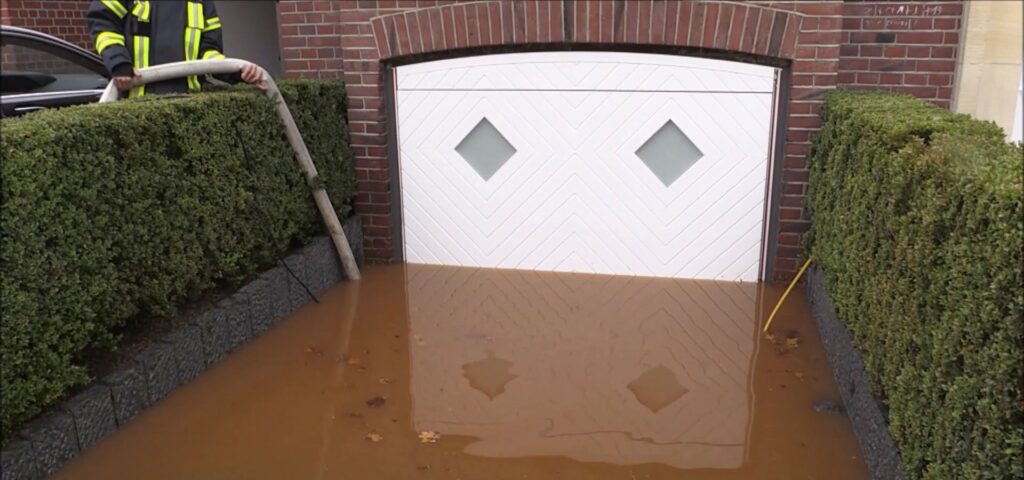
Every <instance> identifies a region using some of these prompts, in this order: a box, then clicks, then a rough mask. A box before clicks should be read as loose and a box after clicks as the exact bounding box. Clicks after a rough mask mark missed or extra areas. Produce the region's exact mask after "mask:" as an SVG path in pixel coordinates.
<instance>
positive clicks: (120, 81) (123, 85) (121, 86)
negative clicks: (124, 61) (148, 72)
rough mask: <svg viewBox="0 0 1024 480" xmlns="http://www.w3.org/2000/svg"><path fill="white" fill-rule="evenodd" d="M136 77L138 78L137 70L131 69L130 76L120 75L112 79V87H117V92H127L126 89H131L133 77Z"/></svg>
mask: <svg viewBox="0 0 1024 480" xmlns="http://www.w3.org/2000/svg"><path fill="white" fill-rule="evenodd" d="M138 76H139V69H137V68H133V69H132V75H131V76H128V75H120V76H116V77H114V85H117V89H118V90H121V91H125V90H128V89H130V88H132V80H135V77H138Z"/></svg>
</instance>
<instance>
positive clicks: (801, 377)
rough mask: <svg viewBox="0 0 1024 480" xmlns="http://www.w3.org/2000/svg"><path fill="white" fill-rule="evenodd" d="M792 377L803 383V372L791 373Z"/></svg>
mask: <svg viewBox="0 0 1024 480" xmlns="http://www.w3.org/2000/svg"><path fill="white" fill-rule="evenodd" d="M793 375H794V376H796V378H798V379H800V381H801V382H802V381H804V372H793Z"/></svg>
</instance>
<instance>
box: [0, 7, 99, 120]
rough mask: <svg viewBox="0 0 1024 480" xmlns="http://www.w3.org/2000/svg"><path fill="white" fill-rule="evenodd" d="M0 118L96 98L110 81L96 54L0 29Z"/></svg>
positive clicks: (45, 37)
mask: <svg viewBox="0 0 1024 480" xmlns="http://www.w3.org/2000/svg"><path fill="white" fill-rule="evenodd" d="M0 46H2V52H3V55H2V63H0V107H2V111H0V116H4V117H12V116H17V115H23V114H25V113H28V112H33V111H36V110H40V109H44V108H55V107H64V106H68V105H78V104H82V103H91V102H95V101H97V100H99V98H100V95H101V94H102V93H103V89H104V88H105V87H106V86H107V82H109V81H110V78H109V76H108V74H107V72H106V69H105V68H103V61H102V60H101V59H100V57H99V55H96V54H95V53H92V52H90V51H88V50H86V49H84V48H81V47H79V46H77V45H74V44H72V43H69V42H66V41H64V40H61V39H59V38H57V37H53V36H50V35H47V34H45V33H40V32H36V31H34V30H29V29H26V28H19V27H12V26H8V25H0Z"/></svg>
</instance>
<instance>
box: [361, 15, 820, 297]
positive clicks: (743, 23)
mask: <svg viewBox="0 0 1024 480" xmlns="http://www.w3.org/2000/svg"><path fill="white" fill-rule="evenodd" d="M766 3H767V2H766ZM807 6H811V7H815V8H818V9H819V10H820V9H821V8H822V7H823V6H824V7H829V8H831V9H833V10H835V11H838V7H840V5H839V4H835V5H829V4H816V5H807ZM819 13H826V12H819ZM370 25H371V27H372V33H373V38H374V47H375V48H376V52H374V53H375V54H376V55H375V56H376V58H377V60H379V61H380V62H381V63H380V64H379V65H380V68H389V67H390V66H391V65H395V64H401V63H408V62H410V61H412V62H415V61H418V60H423V59H430V58H434V57H437V56H453V55H459V54H466V55H472V54H485V53H489V52H493V51H496V50H501V51H516V50H523V49H537V48H540V49H558V48H566V47H573V48H588V47H589V48H602V47H603V48H611V49H621V48H631V49H637V48H644V47H646V48H653V49H661V50H665V49H677V50H679V49H686V50H687V51H688V52H695V53H696V54H698V55H716V54H723V53H726V54H731V55H738V56H747V57H749V58H752V59H757V60H761V61H767V62H770V63H775V64H777V65H782V66H785V67H786V71H787V73H788V74H790V75H792V74H793V73H796V74H798V75H796V76H790V77H789V78H790V79H791V80H790V81H788V82H786V84H787V85H788V88H787V90H788V91H787V92H786V95H784V96H783V97H782V98H784V99H787V100H786V102H787V103H786V104H785V105H781V106H780V107H781V108H782V109H783V111H784V112H786V116H785V117H783V118H782V125H780V126H779V127H781V128H780V131H782V132H784V133H783V134H782V135H779V136H778V137H777V138H778V139H779V140H780V141H781V143H783V145H782V146H781V149H780V148H778V147H777V148H776V152H777V154H778V155H779V156H780V157H781V161H779V162H777V163H776V168H775V171H774V173H773V176H774V177H775V178H774V180H773V181H774V186H773V190H774V196H775V201H774V202H773V204H772V205H769V206H768V208H769V209H771V211H770V216H771V217H773V218H774V219H775V221H774V222H773V224H772V231H770V232H769V239H768V242H769V245H768V250H769V256H768V259H769V265H768V266H767V267H768V268H769V270H768V271H767V273H766V276H767V278H769V279H775V280H785V279H788V278H790V277H791V276H792V275H793V272H794V271H795V270H796V268H797V262H798V259H799V257H800V255H801V254H802V249H801V248H800V246H799V245H800V236H801V235H802V234H803V233H804V232H805V231H806V230H807V228H808V227H809V222H808V221H807V219H806V217H805V216H804V212H803V197H804V195H805V194H806V182H807V178H808V172H807V165H806V159H805V156H806V153H807V152H808V150H809V139H810V130H812V129H816V128H817V127H818V123H819V119H818V117H817V113H818V111H819V109H820V103H821V99H822V97H823V96H824V94H825V93H826V92H827V91H828V90H831V89H833V88H834V87H835V85H836V81H835V75H836V66H837V61H836V58H837V56H838V51H836V52H834V54H833V55H834V56H833V58H831V59H828V58H822V57H824V55H822V56H821V57H819V52H818V47H816V46H815V45H817V44H823V45H827V44H828V42H833V43H837V42H838V35H836V34H834V33H831V32H828V33H826V32H821V31H819V28H820V27H821V22H820V20H819V19H818V18H808V15H807V14H805V13H802V12H799V11H793V10H784V9H779V8H771V7H768V6H762V5H756V4H747V3H739V2H725V1H698V2H682V1H681V2H671V1H666V2H627V1H602V2H525V1H518V0H512V1H508V0H491V1H481V2H472V3H459V4H453V5H441V6H434V7H429V8H422V9H417V10H411V11H405V12H400V13H394V14H389V15H381V16H377V17H374V18H372V19H370ZM642 25H643V26H646V27H645V28H641V26H642ZM826 48H827V47H826ZM805 73H809V74H810V75H805ZM385 114H386V113H385ZM393 174H394V172H388V178H394V177H393V176H392V175H393ZM389 183H390V182H389ZM387 188H388V190H389V191H390V189H391V188H392V186H391V185H390V184H389V185H388V186H387ZM394 198H396V196H390V197H389V200H390V202H389V204H388V208H387V212H388V216H389V217H391V218H389V219H388V220H387V221H382V222H381V223H386V224H387V225H388V227H390V228H394V226H393V224H392V219H393V218H394V217H395V215H393V214H392V213H391V212H392V210H391V208H392V207H396V208H397V205H393V202H394ZM363 211H365V210H363ZM361 213H362V211H361ZM370 223H371V225H372V224H374V219H373V218H371V219H370ZM370 233H371V234H378V235H384V234H387V240H386V241H384V242H380V243H379V244H376V245H371V250H373V247H378V246H386V247H387V248H388V249H389V251H388V252H386V254H387V255H388V256H389V258H390V255H392V254H393V250H391V249H392V248H393V245H392V244H391V240H392V238H393V237H392V235H391V231H390V230H389V231H388V232H384V229H381V230H380V231H376V230H374V229H371V231H370ZM380 253H385V252H380Z"/></svg>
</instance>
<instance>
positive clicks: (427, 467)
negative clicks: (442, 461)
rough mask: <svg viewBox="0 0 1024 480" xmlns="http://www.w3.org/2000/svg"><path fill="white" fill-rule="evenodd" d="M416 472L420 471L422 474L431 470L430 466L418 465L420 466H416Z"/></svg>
mask: <svg viewBox="0 0 1024 480" xmlns="http://www.w3.org/2000/svg"><path fill="white" fill-rule="evenodd" d="M416 470H419V471H421V472H425V471H427V470H430V465H418V466H416Z"/></svg>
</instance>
